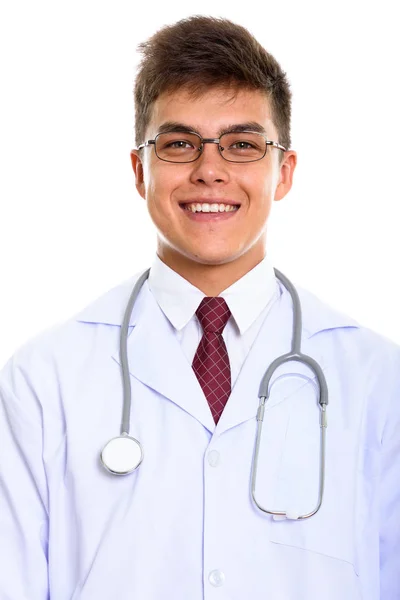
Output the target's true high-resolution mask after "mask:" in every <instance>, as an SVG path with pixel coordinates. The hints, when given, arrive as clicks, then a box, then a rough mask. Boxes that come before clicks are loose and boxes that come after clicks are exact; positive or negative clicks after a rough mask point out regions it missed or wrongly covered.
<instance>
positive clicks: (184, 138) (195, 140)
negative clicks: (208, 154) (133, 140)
mask: <svg viewBox="0 0 400 600" xmlns="http://www.w3.org/2000/svg"><path fill="white" fill-rule="evenodd" d="M200 146H201V138H200V137H199V136H198V135H196V134H195V133H179V132H171V133H160V134H159V135H158V136H157V137H156V154H157V156H158V157H159V158H161V159H162V160H167V161H169V162H191V161H193V160H196V158H197V157H198V155H199V153H200Z"/></svg>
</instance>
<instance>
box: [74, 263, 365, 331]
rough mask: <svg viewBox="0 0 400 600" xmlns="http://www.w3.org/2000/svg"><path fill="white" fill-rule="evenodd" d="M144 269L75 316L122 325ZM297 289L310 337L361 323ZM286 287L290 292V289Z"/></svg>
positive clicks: (136, 313)
mask: <svg viewBox="0 0 400 600" xmlns="http://www.w3.org/2000/svg"><path fill="white" fill-rule="evenodd" d="M142 273H144V271H140V272H139V273H136V274H135V275H133V276H132V277H129V278H128V279H126V280H125V281H123V282H122V283H120V284H119V285H117V286H115V287H113V288H112V289H111V290H109V291H108V292H106V293H105V294H103V295H102V296H100V297H99V298H97V299H96V300H94V301H93V302H92V303H91V304H89V305H88V306H86V307H85V308H84V309H83V310H81V311H80V312H79V313H77V314H76V315H75V317H74V318H75V319H76V320H77V321H79V322H82V323H103V324H105V325H115V326H118V327H119V326H120V325H121V323H122V319H123V317H124V313H125V309H126V305H127V303H128V300H129V297H130V295H131V293H132V290H133V287H134V285H135V282H136V281H137V280H138V278H139V277H140V275H142ZM276 283H277V285H279V288H280V290H281V292H282V290H283V286H282V285H281V284H280V283H279V282H278V281H277V282H276ZM228 289H230V288H228ZM296 289H297V291H298V294H299V297H300V300H301V301H302V302H301V308H302V315H303V335H304V334H305V335H306V337H308V338H309V337H311V336H313V335H315V334H316V333H319V332H320V331H323V330H324V329H337V328H340V327H349V326H356V327H358V326H359V324H358V323H357V321H355V320H354V319H352V318H351V317H349V316H348V315H345V314H343V313H341V312H339V311H337V310H336V309H333V308H331V307H330V306H328V305H327V304H325V303H323V302H322V301H321V300H320V299H319V298H317V297H316V296H315V295H314V294H312V293H311V292H309V291H307V290H304V289H303V288H301V287H300V286H297V285H296ZM145 290H146V296H147V295H149V296H151V294H150V293H149V289H148V284H147V282H145V284H144V286H143V291H142V292H144V291H145ZM283 291H284V293H285V295H286V294H287V293H286V291H285V290H283ZM142 292H141V293H140V294H139V297H138V299H137V302H136V303H135V305H134V307H133V311H132V315H131V318H130V321H129V324H130V325H131V326H135V325H136V324H137V323H138V321H139V320H140V319H141V304H142V302H143V300H144V298H143V293H142ZM141 297H142V300H141Z"/></svg>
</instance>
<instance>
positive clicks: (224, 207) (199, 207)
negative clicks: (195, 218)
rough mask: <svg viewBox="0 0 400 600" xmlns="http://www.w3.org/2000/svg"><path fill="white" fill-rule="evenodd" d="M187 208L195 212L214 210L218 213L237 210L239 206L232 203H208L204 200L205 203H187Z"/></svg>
mask: <svg viewBox="0 0 400 600" xmlns="http://www.w3.org/2000/svg"><path fill="white" fill-rule="evenodd" d="M184 208H185V210H190V211H192V212H193V213H195V212H203V213H209V212H213V213H217V212H221V213H222V212H233V211H235V210H237V209H238V207H237V206H233V205H232V204H222V203H221V204H216V203H215V204H208V203H207V202H204V203H203V204H200V202H198V203H197V204H196V203H193V204H186V205H185V207H184Z"/></svg>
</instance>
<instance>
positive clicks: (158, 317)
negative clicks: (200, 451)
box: [113, 282, 215, 431]
mask: <svg viewBox="0 0 400 600" xmlns="http://www.w3.org/2000/svg"><path fill="white" fill-rule="evenodd" d="M130 322H131V323H134V326H133V327H130V328H129V332H128V336H129V337H128V362H129V372H130V374H131V375H132V376H133V377H135V378H136V379H138V380H139V381H141V382H142V383H144V384H145V385H146V386H148V387H150V388H152V389H153V390H155V391H156V392H158V393H159V394H161V395H163V396H165V397H166V398H168V399H169V400H171V401H172V402H174V403H175V404H177V405H178V406H180V407H181V408H182V409H183V410H185V411H186V412H188V413H189V414H191V415H192V416H193V417H194V418H195V419H197V420H198V421H199V422H200V423H202V424H203V425H204V427H206V428H207V429H209V430H210V431H214V429H215V423H214V421H213V418H212V414H211V411H210V408H209V406H208V404H207V401H206V399H205V396H204V394H203V391H202V389H201V387H200V384H199V382H198V380H197V378H196V375H195V373H194V371H193V369H192V367H191V365H190V364H189V363H188V361H187V359H186V357H185V355H184V354H183V352H182V349H181V346H180V344H179V342H178V340H177V339H176V336H175V332H174V329H173V326H172V325H171V323H170V322H169V321H168V319H167V318H166V317H165V315H164V313H163V312H162V311H161V309H160V307H159V306H158V304H157V302H156V300H155V298H154V296H153V294H151V292H150V291H149V288H148V285H147V282H146V283H145V284H144V286H143V290H142V292H141V294H140V296H139V297H138V299H137V301H136V304H135V306H134V310H133V312H132V318H131V321H130ZM113 359H114V360H116V361H117V362H118V363H119V364H120V356H119V351H117V352H115V353H114V354H113Z"/></svg>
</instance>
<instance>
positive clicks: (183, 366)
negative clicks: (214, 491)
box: [77, 276, 358, 433]
mask: <svg viewBox="0 0 400 600" xmlns="http://www.w3.org/2000/svg"><path fill="white" fill-rule="evenodd" d="M136 279H137V276H135V277H134V278H130V279H129V280H127V281H126V282H124V283H123V284H122V285H120V286H117V287H116V288H114V289H113V290H111V291H110V292H108V293H107V294H105V295H104V296H103V297H101V298H100V299H98V300H97V301H96V302H94V303H93V304H92V305H90V306H89V307H87V308H86V309H85V310H84V311H82V312H81V313H79V314H78V315H77V320H78V321H80V322H85V323H104V324H108V325H114V326H119V325H120V324H121V322H122V319H123V315H124V312H125V308H126V304H127V302H128V299H129V296H130V294H131V291H132V288H133V285H134V283H135V281H136ZM278 286H279V294H278V298H277V299H276V300H275V301H274V303H273V305H272V307H271V310H270V313H269V315H268V317H267V318H266V320H265V321H264V323H263V325H262V326H261V329H260V332H259V334H258V336H257V338H256V340H255V342H254V343H253V345H252V347H251V349H250V352H249V354H248V356H247V358H246V360H245V362H244V364H243V367H242V369H241V371H240V373H239V376H238V378H237V381H236V383H235V385H234V387H233V389H232V393H231V395H230V397H229V400H228V403H227V405H226V407H225V409H224V411H223V413H222V416H221V418H220V420H219V423H218V425H217V426H215V423H214V421H213V419H212V415H211V411H210V409H209V407H208V404H207V402H206V401H205V397H204V394H203V391H202V389H201V387H200V384H199V382H198V380H197V378H196V376H195V374H194V371H193V369H192V368H191V365H189V363H188V361H187V359H186V357H185V356H184V354H183V352H182V349H181V346H180V344H179V342H178V340H177V339H176V336H175V335H174V331H173V326H172V325H171V323H170V322H169V321H168V319H166V318H165V315H164V314H163V312H162V311H161V309H160V308H159V306H158V304H157V302H156V300H155V298H154V296H153V294H152V293H151V292H150V290H149V287H148V283H147V281H146V282H145V284H144V285H143V287H142V290H141V291H140V293H139V296H138V297H137V301H136V303H135V305H134V308H133V311H132V317H131V320H130V325H131V327H130V329H129V337H128V360H129V368H130V373H131V375H132V376H133V377H135V378H136V379H138V380H139V381H141V382H143V383H144V384H145V385H147V386H148V387H150V388H152V389H153V390H155V391H156V392H158V393H159V394H161V395H162V396H164V397H166V398H168V399H169V400H170V401H172V402H174V403H175V404H177V405H178V406H180V407H181V408H182V409H184V410H185V411H186V412H188V413H189V414H190V415H192V416H193V417H194V418H196V419H197V420H198V421H199V422H200V423H202V424H203V425H204V427H206V428H207V429H208V430H209V431H210V432H216V433H222V432H223V431H225V430H227V429H230V428H231V427H234V426H236V425H238V424H239V423H241V422H244V421H246V420H249V419H254V417H255V415H256V412H257V407H258V402H259V399H258V393H259V386H260V381H261V379H262V377H263V376H264V373H265V371H266V369H267V367H268V366H269V364H271V362H272V361H273V360H274V359H275V358H276V357H277V356H280V355H281V354H285V353H286V352H288V351H289V349H290V344H291V336H292V304H291V298H290V295H289V293H288V292H287V291H286V290H285V288H284V287H283V286H282V285H281V284H280V282H279V283H278ZM296 287H297V291H298V293H299V297H300V302H301V307H302V314H303V334H302V351H303V353H305V354H308V355H309V356H312V357H313V358H314V359H315V360H317V361H318V363H319V364H320V366H321V368H322V370H325V369H326V368H327V367H328V366H329V365H328V364H327V357H326V356H325V354H324V349H326V348H327V345H326V344H325V345H323V344H321V342H320V336H317V335H316V334H317V333H319V332H321V331H323V330H326V329H336V328H338V327H339V328H340V327H357V326H358V324H357V323H356V322H355V321H354V320H353V319H351V318H349V317H347V316H346V315H343V314H341V313H339V312H337V311H334V310H333V309H330V308H329V307H327V306H326V305H325V304H324V303H322V302H321V301H320V300H319V299H318V298H316V297H315V296H314V295H313V294H311V293H310V292H307V291H305V290H303V289H301V288H299V287H298V286H296ZM112 358H113V359H114V360H115V361H116V362H118V363H120V358H119V349H117V348H114V352H113V354H112ZM293 372H295V373H296V376H295V377H290V378H286V379H288V385H287V387H286V388H284V391H283V393H282V389H281V388H280V393H279V394H274V393H272V394H271V397H270V399H269V401H268V403H267V410H269V409H272V408H273V407H274V406H276V405H277V404H279V403H281V402H282V401H284V400H286V399H287V398H288V397H291V396H293V394H296V393H299V394H301V392H302V390H304V388H305V387H306V386H307V384H310V383H312V382H313V381H314V376H313V375H312V374H311V373H310V371H309V369H308V368H307V367H304V366H303V365H300V364H298V363H296V366H295V367H293V363H286V364H285V365H284V366H282V367H280V369H279V372H276V375H274V376H273V377H272V381H271V389H272V388H273V386H274V382H275V381H277V379H278V378H280V377H281V376H282V374H284V373H289V374H292V373H293Z"/></svg>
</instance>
